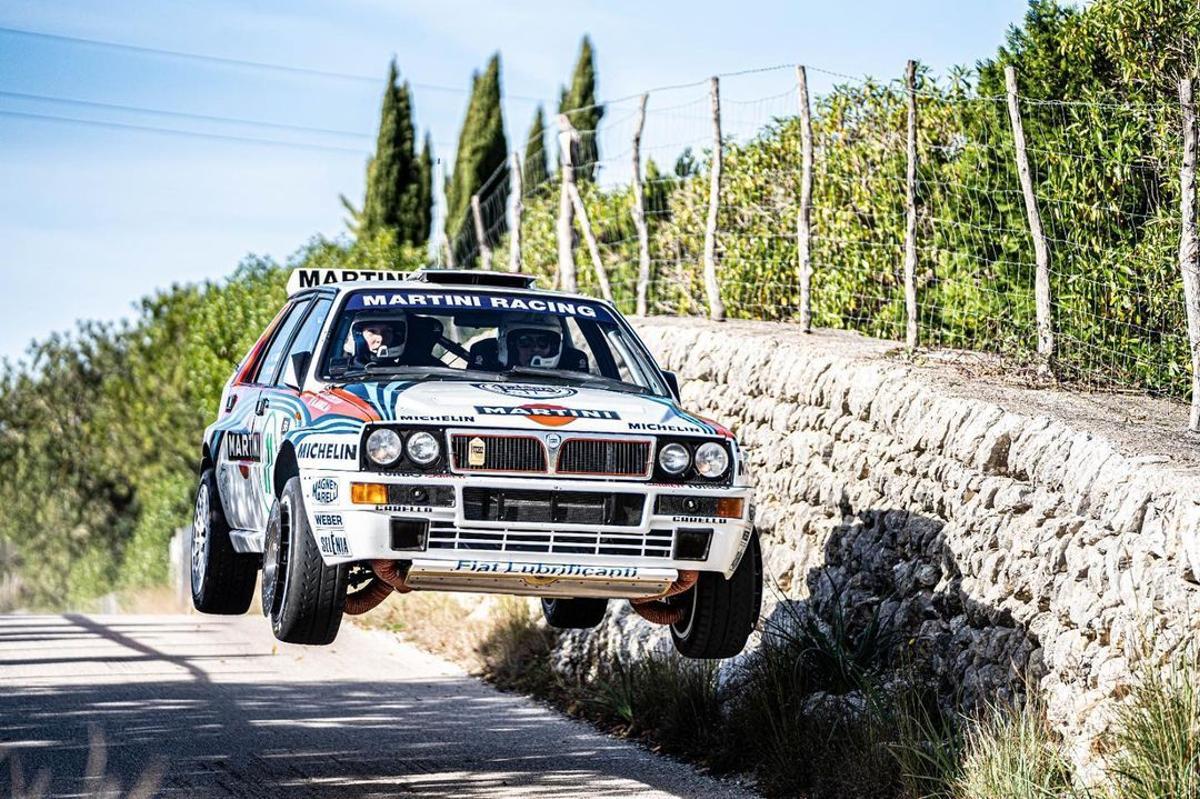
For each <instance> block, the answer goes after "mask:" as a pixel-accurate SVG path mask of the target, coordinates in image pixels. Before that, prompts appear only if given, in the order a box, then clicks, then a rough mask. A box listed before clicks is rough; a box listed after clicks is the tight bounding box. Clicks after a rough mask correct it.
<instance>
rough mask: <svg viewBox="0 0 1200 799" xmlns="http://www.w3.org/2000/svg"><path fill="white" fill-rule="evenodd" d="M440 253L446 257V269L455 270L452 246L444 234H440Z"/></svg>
mask: <svg viewBox="0 0 1200 799" xmlns="http://www.w3.org/2000/svg"><path fill="white" fill-rule="evenodd" d="M442 252H443V253H444V254H445V256H446V268H447V269H456V268H457V267H458V264H457V263H456V262H455V260H454V245H453V244H451V243H450V237H449V236H448V235H446V233H445V232H443V233H442Z"/></svg>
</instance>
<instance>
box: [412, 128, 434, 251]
mask: <svg viewBox="0 0 1200 799" xmlns="http://www.w3.org/2000/svg"><path fill="white" fill-rule="evenodd" d="M413 188H414V194H415V195H416V200H415V202H414V203H413V205H414V212H413V224H412V243H413V244H417V245H421V244H424V243H425V242H427V241H429V228H430V226H431V225H432V224H433V142H432V141H430V139H429V133H428V132H427V133H426V134H425V144H424V146H423V147H422V148H421V157H420V159H419V160H418V161H417V182H416V185H415V186H414V187H413Z"/></svg>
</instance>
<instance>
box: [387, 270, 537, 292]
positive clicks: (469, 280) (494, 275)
mask: <svg viewBox="0 0 1200 799" xmlns="http://www.w3.org/2000/svg"><path fill="white" fill-rule="evenodd" d="M409 279H410V280H415V281H418V282H421V283H434V284H436V285H439V286H496V287H497V288H506V289H531V288H533V287H534V284H535V283H537V278H536V277H534V276H533V275H523V274H521V273H520V272H493V271H490V270H486V269H422V270H421V271H420V272H415V273H413V275H412V276H411V277H410V278H409Z"/></svg>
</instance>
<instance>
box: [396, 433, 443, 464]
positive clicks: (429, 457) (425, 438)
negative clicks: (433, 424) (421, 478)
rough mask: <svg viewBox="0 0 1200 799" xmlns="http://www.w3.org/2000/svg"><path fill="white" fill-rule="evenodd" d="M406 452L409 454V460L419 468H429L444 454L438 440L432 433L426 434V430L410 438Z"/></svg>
mask: <svg viewBox="0 0 1200 799" xmlns="http://www.w3.org/2000/svg"><path fill="white" fill-rule="evenodd" d="M405 450H406V451H407V452H408V459H409V460H410V461H412V462H413V463H415V464H417V465H418V466H428V465H429V464H431V463H433V462H434V461H436V460H437V459H438V456H439V455H441V454H442V448H441V447H440V446H439V445H438V440H437V439H436V438H435V437H434V436H433V434H432V433H426V432H425V431H424V430H422V431H420V432H417V433H413V434H412V435H411V436H409V437H408V444H407V445H406V446H405Z"/></svg>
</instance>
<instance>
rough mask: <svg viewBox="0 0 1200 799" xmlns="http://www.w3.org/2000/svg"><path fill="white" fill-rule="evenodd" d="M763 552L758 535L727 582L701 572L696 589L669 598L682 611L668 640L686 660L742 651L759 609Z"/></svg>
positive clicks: (720, 576) (719, 656)
mask: <svg viewBox="0 0 1200 799" xmlns="http://www.w3.org/2000/svg"><path fill="white" fill-rule="evenodd" d="M762 573H763V569H762V550H761V549H760V548H759V544H758V534H757V533H755V534H753V535H751V536H750V543H749V544H748V545H747V546H746V552H745V553H744V554H743V555H742V562H741V563H739V564H738V567H737V570H736V571H734V573H733V576H732V577H730V578H729V579H728V580H726V579H725V575H723V574H718V573H716V572H701V573H700V579H699V580H698V581H697V582H696V587H695V588H693V589H691V590H690V591H687V592H686V593H683V594H680V595H679V596H677V597H672V598H671V600H670V601H671V604H673V605H676V606H678V607H682V608H683V609H684V613H683V618H682V619H680V620H679V621H677V622H675V623H674V624H672V625H671V640H672V641H674V642H675V649H677V650H678V651H679V654H681V655H683V656H684V657H689V658H728V657H733V656H734V655H736V654H738V653H739V652H741V651H742V649H743V648H744V647H745V646H746V639H748V638H749V637H750V633H751V632H753V631H754V625H755V624H757V623H758V614H759V610H760V609H761V607H762Z"/></svg>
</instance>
